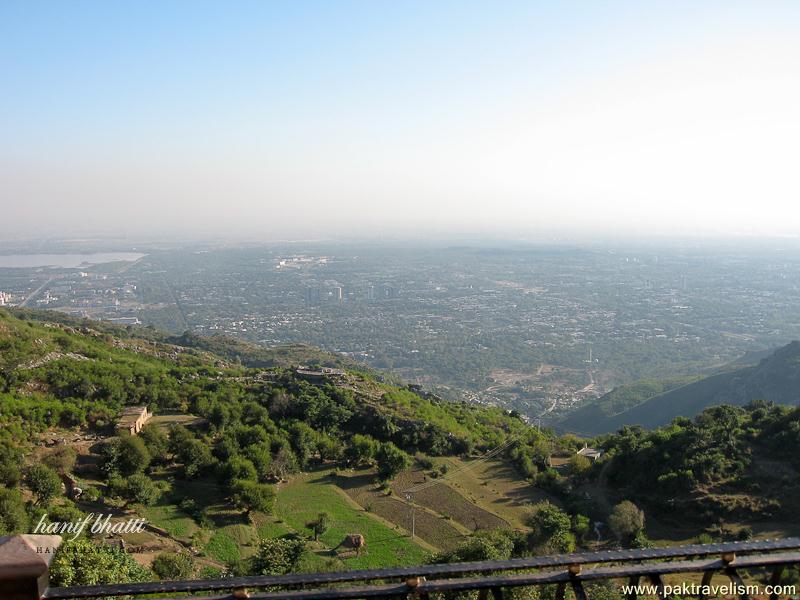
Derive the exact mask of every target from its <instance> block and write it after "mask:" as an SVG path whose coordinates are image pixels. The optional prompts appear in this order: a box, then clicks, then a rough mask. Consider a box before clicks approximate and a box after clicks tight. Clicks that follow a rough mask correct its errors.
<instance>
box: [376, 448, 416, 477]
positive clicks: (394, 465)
mask: <svg viewBox="0 0 800 600" xmlns="http://www.w3.org/2000/svg"><path fill="white" fill-rule="evenodd" d="M375 458H376V459H377V463H378V473H379V474H380V476H381V477H383V478H384V479H392V478H393V477H394V476H395V475H397V474H398V473H400V471H402V470H403V469H405V468H407V467H408V466H409V465H410V464H411V457H410V456H409V455H408V454H406V453H405V452H403V451H402V450H400V448H398V447H397V446H395V445H394V444H393V443H392V442H385V443H383V444H381V445H380V447H379V448H378V453H377V455H376V457H375Z"/></svg>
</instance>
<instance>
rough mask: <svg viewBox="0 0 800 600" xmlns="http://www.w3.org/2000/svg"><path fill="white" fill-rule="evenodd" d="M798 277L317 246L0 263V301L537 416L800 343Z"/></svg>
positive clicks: (683, 251)
mask: <svg viewBox="0 0 800 600" xmlns="http://www.w3.org/2000/svg"><path fill="white" fill-rule="evenodd" d="M134 256H135V255H134ZM112 258H113V257H112ZM798 274H800V256H798V255H797V254H796V253H792V251H791V249H780V248H777V249H776V250H775V251H773V252H768V251H764V250H759V251H748V250H747V248H746V247H745V248H744V249H736V248H734V247H731V248H729V249H728V250H727V251H726V252H715V253H713V254H712V253H710V252H707V251H705V250H704V249H703V248H702V246H698V247H689V248H680V247H678V246H665V247H663V248H656V247H652V246H651V247H638V248H637V247H636V246H632V245H628V246H624V245H623V246H617V247H614V246H611V245H595V246H584V247H579V246H559V245H552V246H547V245H541V246H519V247H507V246H506V247H503V246H498V247H492V246H486V247H480V246H476V247H455V246H453V247H446V246H442V247H436V246H433V245H431V246H423V247H410V246H407V247H397V248H386V247H378V246H370V245H361V246H359V245H344V244H335V243H329V244H316V245H302V246H301V245H291V246H283V247H281V246H254V247H238V248H237V247H222V248H219V247H205V248H189V249H177V248H176V249H170V250H166V251H165V250H154V251H150V252H142V253H140V254H139V257H138V258H136V259H135V260H127V261H116V262H115V261H112V262H107V263H103V264H99V265H95V266H87V265H84V266H83V267H75V268H66V269H65V268H58V267H49V268H46V267H36V268H5V269H0V289H2V291H3V295H2V296H0V299H2V301H3V302H4V303H5V304H7V305H20V306H23V307H32V308H46V309H52V310H57V311H62V312H65V313H68V314H70V315H73V316H78V317H84V318H91V319H102V320H107V321H110V322H113V323H116V324H119V325H130V326H134V327H138V326H146V325H151V326H155V327H158V328H163V329H165V330H167V331H172V332H175V333H183V332H184V331H192V332H194V333H198V334H204V335H226V336H231V337H234V338H239V339H244V340H247V341H251V342H255V343H257V344H260V345H263V346H268V347H274V346H279V345H281V344H287V343H294V342H304V343H310V344H314V345H318V346H320V347H322V348H324V349H326V350H329V351H331V352H335V353H338V354H341V355H344V356H347V357H350V358H352V359H354V360H356V361H358V362H362V363H365V364H367V365H369V366H371V367H373V368H376V369H379V370H382V371H385V372H390V373H392V374H394V375H396V376H398V377H400V378H402V379H404V380H407V381H409V382H412V383H414V384H415V385H418V386H421V387H422V388H424V389H428V390H430V391H432V392H435V393H436V394H439V395H440V396H442V397H445V398H448V399H451V400H466V401H469V402H476V403H483V404H491V405H499V406H503V407H506V408H509V409H516V410H518V411H519V412H521V413H522V414H524V415H526V417H528V418H530V419H534V418H541V419H543V420H544V421H545V422H547V421H548V420H552V419H554V418H557V417H559V416H561V415H563V414H564V413H566V412H569V411H570V410H573V409H575V408H576V407H577V406H579V405H581V404H582V403H583V402H585V401H586V400H589V399H592V398H596V397H598V396H601V395H602V394H604V393H605V392H608V391H609V390H611V389H613V387H615V386H616V385H619V384H621V383H623V382H629V381H633V380H638V379H648V378H659V377H661V378H663V377H673V376H686V375H696V374H700V373H705V372H709V371H710V370H713V369H714V368H718V367H721V366H723V365H724V364H726V363H727V362H729V361H734V360H736V359H737V358H739V357H740V356H742V355H743V354H745V353H747V352H750V351H761V350H765V349H769V348H772V347H776V346H778V345H780V344H783V343H787V342H788V341H791V340H792V339H794V338H796V337H800V308H798V307H799V306H800V302H798V300H800V288H798V283H797V282H798V280H799V279H798Z"/></svg>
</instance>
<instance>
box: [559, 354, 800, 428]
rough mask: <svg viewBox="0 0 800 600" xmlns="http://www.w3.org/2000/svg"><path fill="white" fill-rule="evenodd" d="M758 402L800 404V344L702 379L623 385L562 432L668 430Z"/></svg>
mask: <svg viewBox="0 0 800 600" xmlns="http://www.w3.org/2000/svg"><path fill="white" fill-rule="evenodd" d="M754 400H769V401H771V402H775V403H777V404H786V405H796V404H797V403H798V401H800V342H792V343H791V344H788V345H786V346H784V347H782V348H779V349H778V350H775V351H774V352H772V353H771V354H769V355H768V356H767V357H766V358H762V359H761V360H760V362H758V364H755V365H748V366H740V365H737V364H733V365H730V366H729V367H728V368H727V369H725V370H721V371H720V372H717V373H714V374H712V375H709V376H706V377H702V378H686V379H671V380H663V381H646V382H638V383H634V384H630V385H624V386H620V387H619V388H617V389H615V390H613V391H612V392H609V393H608V394H606V395H604V396H602V397H601V398H598V399H597V400H596V401H594V402H592V403H590V404H587V405H586V406H583V407H581V408H580V409H578V410H577V411H575V412H574V413H572V414H570V415H567V416H566V417H565V418H564V419H563V420H562V421H561V422H560V423H558V428H559V429H562V430H566V431H577V432H581V433H585V434H588V435H592V434H595V435H596V434H601V433H606V432H610V431H615V430H617V429H619V428H620V427H623V426H625V425H641V426H643V427H647V428H653V427H658V426H661V425H666V424H667V423H669V422H670V421H672V420H673V419H674V418H676V417H679V416H685V417H693V416H695V415H697V414H699V413H700V412H702V411H703V410H704V409H706V408H708V407H710V406H716V405H720V404H728V405H732V406H744V405H746V404H747V403H749V402H752V401H754Z"/></svg>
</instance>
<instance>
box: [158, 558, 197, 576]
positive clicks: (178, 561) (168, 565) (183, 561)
mask: <svg viewBox="0 0 800 600" xmlns="http://www.w3.org/2000/svg"><path fill="white" fill-rule="evenodd" d="M151 568H152V569H153V572H154V573H155V574H156V575H157V576H158V578H159V579H167V580H172V581H175V580H179V579H189V578H190V577H191V576H192V575H193V574H194V569H195V565H194V559H193V558H192V557H191V556H189V555H188V554H182V553H178V552H162V553H161V554H159V555H158V556H156V557H155V559H154V560H153V564H152V567H151Z"/></svg>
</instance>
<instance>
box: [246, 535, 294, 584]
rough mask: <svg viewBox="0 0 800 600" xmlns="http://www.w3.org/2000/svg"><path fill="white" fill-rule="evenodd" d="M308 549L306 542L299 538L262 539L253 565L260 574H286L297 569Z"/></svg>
mask: <svg viewBox="0 0 800 600" xmlns="http://www.w3.org/2000/svg"><path fill="white" fill-rule="evenodd" d="M305 551H306V543H305V541H304V540H301V539H299V538H271V539H264V540H261V544H260V545H259V548H258V554H257V555H256V557H255V559H254V561H253V566H254V568H255V572H256V573H257V574H259V575H284V574H286V573H291V572H292V571H296V570H297V567H298V565H299V564H300V559H301V558H302V557H303V554H304V553H305Z"/></svg>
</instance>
